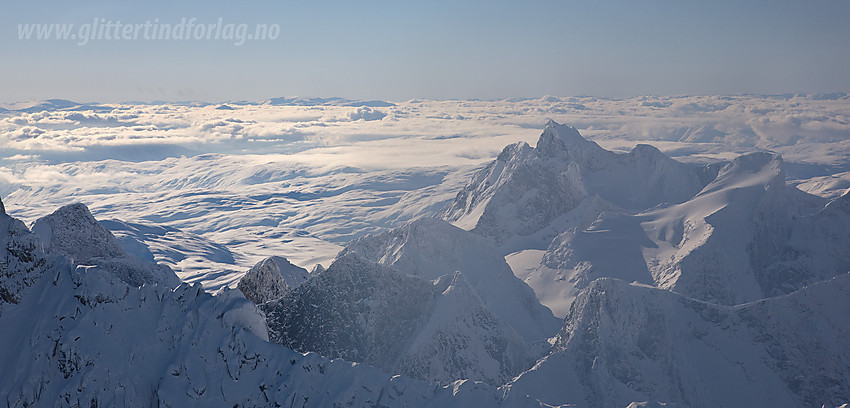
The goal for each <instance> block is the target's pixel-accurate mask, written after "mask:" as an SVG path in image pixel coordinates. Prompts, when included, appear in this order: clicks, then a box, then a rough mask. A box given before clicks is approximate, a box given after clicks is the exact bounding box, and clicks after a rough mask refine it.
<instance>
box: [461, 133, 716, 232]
mask: <svg viewBox="0 0 850 408" xmlns="http://www.w3.org/2000/svg"><path fill="white" fill-rule="evenodd" d="M710 175H711V169H710V168H699V167H694V166H689V165H685V164H682V163H679V162H676V161H675V160H672V159H670V158H668V157H667V156H665V155H664V154H662V153H661V152H660V151H659V150H658V149H656V148H654V147H652V146H649V145H638V146H637V147H635V148H634V149H633V150H632V151H631V152H630V153H628V154H616V153H613V152H609V151H607V150H604V149H602V148H601V147H599V145H597V144H596V143H594V142H592V141H588V140H586V139H584V138H582V137H581V135H580V134H579V133H578V131H577V130H576V129H575V128H572V127H569V126H565V125H560V124H558V123H555V122H553V121H550V122H549V123H548V124H547V125H546V128H545V129H544V130H543V134H541V135H540V139H539V140H538V141H537V146H536V148H531V147H530V146H528V145H527V144H525V143H523V142H520V143H517V144H514V145H510V146H508V147H506V148H505V149H504V150H503V151H502V153H501V154H499V156H498V158H497V159H496V160H495V161H493V162H491V163H490V164H489V165H488V166H487V167H485V168H484V169H482V170H481V171H479V172H478V173H476V174H475V176H474V177H473V179H472V180H471V181H470V182H469V184H467V186H466V187H465V188H464V189H463V190H461V191H460V192H459V193H458V195H457V197H456V198H455V201H454V202H453V203H452V205H451V206H450V207H449V208H448V209H447V210H446V211H445V213H444V217H445V219H447V220H449V221H451V222H453V223H454V224H455V225H457V226H459V227H461V228H464V229H467V230H471V231H473V232H475V233H477V234H479V235H483V236H487V237H491V238H493V239H494V240H495V241H496V242H497V243H498V244H500V245H501V244H506V243H510V242H511V239H513V240H518V239H521V237H529V236H532V235H534V234H535V233H538V232H539V231H541V230H543V229H545V228H546V227H547V226H549V225H550V224H551V223H553V222H556V220H558V218H559V217H563V216H565V215H566V214H568V213H570V212H571V211H572V210H575V209H577V208H579V206H580V205H581V204H582V203H583V202H584V201H586V200H589V199H591V198H593V197H596V196H598V197H599V198H601V201H603V202H604V203H605V205H598V204H597V205H586V206H585V207H586V208H583V209H582V214H584V215H583V216H582V214H574V215H572V216H570V218H573V219H578V220H587V219H590V220H591V221H592V220H593V219H595V217H596V215H598V214H599V212H597V211H599V210H604V209H605V208H621V209H624V210H641V209H644V208H648V207H652V206H654V205H657V204H660V203H678V202H682V201H685V200H687V199H689V198H691V197H692V196H693V195H694V194H696V193H697V192H699V190H700V189H701V188H702V187H703V186H704V185H705V184H706V183H707V182H708V179H709V177H710ZM584 226H586V225H583V223H581V222H574V223H572V225H570V224H567V225H562V226H559V227H558V228H560V229H561V231H556V232H555V234H557V233H560V232H562V231H563V229H564V228H568V227H572V228H576V227H584ZM553 236H554V235H552V234H549V235H546V236H544V237H537V239H534V240H533V241H537V242H533V243H532V245H534V244H537V245H540V242H542V244H543V245H544V246H545V245H546V244H547V243H548V241H549V240H551V239H552V237H553ZM540 240H542V241H540ZM526 245H528V244H526Z"/></svg>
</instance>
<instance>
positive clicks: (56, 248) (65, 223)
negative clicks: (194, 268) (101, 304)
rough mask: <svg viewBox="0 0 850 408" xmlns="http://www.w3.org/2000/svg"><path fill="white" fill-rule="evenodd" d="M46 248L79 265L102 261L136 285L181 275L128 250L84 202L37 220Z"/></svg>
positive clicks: (37, 231)
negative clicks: (140, 257) (138, 256)
mask: <svg viewBox="0 0 850 408" xmlns="http://www.w3.org/2000/svg"><path fill="white" fill-rule="evenodd" d="M32 232H33V233H35V234H36V235H38V237H39V239H40V240H41V242H42V243H43V246H44V251H45V252H46V253H49V254H54V255H59V256H65V257H67V258H68V259H69V260H70V261H71V262H72V263H74V264H76V265H99V266H101V267H103V268H105V269H107V270H109V271H111V272H112V273H114V274H115V275H116V276H118V277H119V278H120V279H121V280H123V281H124V282H127V283H128V284H130V285H133V286H140V285H143V284H145V283H161V284H164V285H166V286H168V287H174V286H177V285H178V284H179V283H180V279H179V278H177V275H175V274H174V271H172V270H171V268H168V267H167V266H163V265H158V264H156V263H154V262H151V261H148V260H142V259H139V258H137V257H136V256H134V255H131V254H129V253H127V251H125V250H124V248H123V247H122V245H121V243H120V242H119V241H118V240H117V239H116V238H115V236H114V235H112V233H111V232H109V230H107V229H106V227H104V226H103V225H101V224H100V223H99V222H98V221H97V220H96V219H95V218H94V216H93V215H92V214H91V212H90V211H89V209H88V207H86V206H85V205H84V204H82V203H75V204H69V205H66V206H64V207H61V208H59V209H58V210H56V211H54V212H53V213H51V214H50V215H47V216H44V217H42V218H39V219H38V220H36V221H35V223H33V226H32Z"/></svg>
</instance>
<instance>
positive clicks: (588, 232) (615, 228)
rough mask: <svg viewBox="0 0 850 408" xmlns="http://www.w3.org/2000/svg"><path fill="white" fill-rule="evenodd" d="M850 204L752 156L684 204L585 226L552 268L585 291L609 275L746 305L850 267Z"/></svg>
mask: <svg viewBox="0 0 850 408" xmlns="http://www.w3.org/2000/svg"><path fill="white" fill-rule="evenodd" d="M846 200H847V198H846V197H840V198H838V199H835V200H833V201H832V202H831V203H830V204H829V205H826V206H824V204H825V202H826V200H823V199H820V198H817V197H814V196H811V195H808V194H805V193H803V192H801V191H799V190H797V189H796V188H794V187H793V186H789V185H786V183H785V173H784V169H783V161H782V159H781V157H779V156H778V155H771V154H767V153H752V154H748V155H744V156H741V157H739V158H737V159H735V160H733V161H732V162H730V163H729V164H727V165H726V166H725V167H723V168H722V169H721V170H720V172H719V173H718V176H717V178H716V179H715V180H714V181H712V182H711V183H709V184H708V185H707V186H706V187H705V188H704V189H703V190H702V191H701V192H699V194H697V195H696V196H694V197H693V198H692V199H690V200H688V201H686V202H684V203H681V204H676V205H671V206H668V207H663V208H658V209H652V210H648V211H645V212H643V213H640V214H636V215H629V214H607V213H606V214H603V215H602V216H601V217H600V218H599V219H598V220H597V221H596V222H594V224H593V225H591V226H590V227H589V228H587V229H585V230H581V231H568V232H565V233H564V234H562V235H560V236H559V237H557V238H556V239H555V240H553V242H552V244H551V245H550V247H549V249H548V250H547V252H546V253H545V254H544V255H543V257H542V265H543V267H545V268H547V269H545V271H549V274H550V276H553V275H560V276H562V277H563V280H560V281H558V282H559V284H564V285H572V286H573V287H574V288H576V289H581V288H582V287H584V286H585V285H587V284H588V283H589V282H591V281H593V280H595V279H596V278H598V277H605V276H607V277H615V278H618V279H623V280H625V281H627V282H633V281H635V282H640V283H644V284H648V285H653V286H656V287H659V288H663V289H669V290H672V291H675V292H679V293H682V294H684V295H687V296H690V297H694V298H697V299H702V300H706V301H711V302H716V303H721V304H740V303H744V302H748V301H753V300H758V299H762V298H765V297H771V296H777V295H781V294H785V293H790V292H792V291H794V290H797V289H799V288H801V287H803V286H805V285H807V284H810V283H814V282H819V281H822V280H825V279H829V278H831V277H833V276H835V275H837V274H840V273H844V272H846V271H847V270H850V257H849V255H848V254H847V251H846V249H845V248H846V246H847V245H848V244H850V235H848V233H847V232H846V231H848V230H850V220H848V218H847V215H848V213H847V212H846V211H844V210H843V209H842V208H843V203H845V202H846ZM612 253H613V254H617V256H615V257H612V256H611V254H612ZM553 280H554V279H553ZM573 292H574V291H573Z"/></svg>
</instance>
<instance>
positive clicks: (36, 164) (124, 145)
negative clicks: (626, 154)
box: [0, 93, 850, 290]
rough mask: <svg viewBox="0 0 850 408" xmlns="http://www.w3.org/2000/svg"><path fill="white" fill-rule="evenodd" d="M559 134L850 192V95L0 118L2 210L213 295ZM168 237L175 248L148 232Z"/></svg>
mask: <svg viewBox="0 0 850 408" xmlns="http://www.w3.org/2000/svg"><path fill="white" fill-rule="evenodd" d="M549 119H553V120H555V121H557V122H560V123H566V124H569V125H572V126H574V127H576V128H577V129H578V130H579V131H580V132H581V133H582V135H584V136H585V137H587V138H589V139H592V140H594V141H596V142H597V143H599V144H600V145H602V146H603V147H605V148H607V149H611V150H615V151H628V150H630V149H631V148H632V147H634V145H636V144H637V143H651V144H653V145H655V146H657V147H658V148H659V149H661V150H662V151H664V152H665V153H667V154H668V155H670V156H672V157H674V158H676V159H678V160H681V161H687V162H694V163H705V162H712V161H719V160H728V159H731V158H733V157H735V156H736V155H738V154H741V153H744V152H749V151H753V150H770V151H775V152H778V153H781V154H782V155H783V157H784V158H785V160H786V170H787V173H788V177H789V181H790V182H792V183H794V184H796V185H798V186H799V187H800V188H802V189H804V190H806V191H809V192H812V193H815V194H820V195H824V196H830V197H832V196H836V195H839V194H842V193H843V192H844V190H846V189H847V188H848V187H850V97H848V95H846V94H842V93H838V94H829V95H773V96H675V97H657V96H644V97H636V98H630V99H606V98H595V97H564V98H562V97H552V96H546V97H543V98H539V99H509V100H496V101H474V100H449V101H432V100H410V101H406V102H384V101H355V100H348V99H342V98H311V99H306V98H275V99H271V100H268V101H264V102H257V103H247V102H232V103H224V104H203V103H171V104H165V103H161V104H138V103H127V104H79V103H75V102H71V101H63V100H50V101H45V102H40V103H36V104H17V105H6V106H5V107H2V108H0V196H2V199H3V202H4V203H5V204H6V209H7V211H8V212H10V213H11V214H12V215H13V216H15V217H18V218H21V219H23V220H25V221H27V222H31V221H33V220H35V219H36V218H38V217H40V216H43V215H46V214H48V213H50V212H51V211H53V210H55V209H56V208H57V207H59V206H61V205H64V204H69V203H72V202H83V203H85V204H86V205H88V206H89V207H90V208H91V210H92V212H93V213H94V215H95V216H96V217H97V218H98V219H101V220H104V219H119V220H122V221H127V222H131V223H135V225H138V226H139V228H140V229H137V230H136V231H134V232H132V233H131V232H127V231H126V230H125V231H123V232H120V231H116V234H117V235H119V236H120V237H123V238H124V239H135V240H138V241H141V242H143V243H145V244H146V245H148V246H149V247H150V248H151V251H152V252H153V254H154V256H155V257H156V258H157V260H159V261H160V262H164V263H167V264H169V265H170V266H171V267H173V268H174V269H175V270H176V271H177V272H178V274H179V275H180V276H181V277H182V278H184V279H186V280H189V281H198V282H202V283H204V284H205V285H206V286H207V287H208V288H210V289H212V290H214V289H216V288H219V287H221V286H224V285H231V284H232V283H233V282H234V279H236V278H238V276H239V274H240V273H242V272H244V270H246V269H247V268H248V267H250V266H251V265H252V264H253V263H254V262H257V261H258V260H260V259H262V258H263V257H265V256H269V255H282V256H286V257H288V258H290V259H292V260H293V262H295V263H296V264H299V265H301V266H304V267H307V268H310V267H312V266H313V265H315V264H317V263H323V264H325V266H327V263H328V262H329V261H330V260H331V259H332V258H333V256H334V255H335V254H336V252H337V251H338V250H339V249H340V248H341V245H344V244H345V243H347V242H348V241H349V240H350V239H352V238H354V237H357V236H359V235H362V234H364V233H367V232H371V231H375V230H377V229H380V228H384V227H388V226H392V225H397V224H398V223H400V222H403V221H406V220H409V219H411V218H415V217H418V216H423V215H432V214H434V213H436V212H437V211H439V209H440V208H442V206H444V205H445V204H446V203H447V202H448V201H449V200H451V199H452V198H453V197H454V195H455V194H456V192H457V190H458V189H459V188H461V187H462V186H463V185H464V184H465V183H466V181H467V179H468V178H469V176H470V174H471V173H472V172H473V171H475V169H477V168H479V167H480V166H481V165H483V164H484V163H486V162H488V161H490V160H492V159H493V158H495V157H496V155H498V153H499V152H500V151H501V150H502V148H503V147H504V146H506V145H508V144H512V143H516V142H521V141H522V142H527V143H529V144H532V145H533V144H534V143H535V141H536V140H537V138H538V136H539V135H540V132H541V130H542V128H543V126H544V125H545V123H546V121H547V120H549ZM157 225H160V226H166V227H168V228H169V230H168V231H166V232H164V231H162V230H156V229H144V228H141V227H143V226H157ZM122 234H123V235H122ZM133 234H135V235H133ZM222 250H223V251H227V252H228V253H229V254H230V255H229V256H228V255H222V252H221V251H222ZM211 254H214V255H211Z"/></svg>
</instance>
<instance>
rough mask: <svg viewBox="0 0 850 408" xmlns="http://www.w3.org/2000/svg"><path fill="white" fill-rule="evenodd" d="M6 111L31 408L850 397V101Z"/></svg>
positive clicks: (334, 101)
mask: <svg viewBox="0 0 850 408" xmlns="http://www.w3.org/2000/svg"><path fill="white" fill-rule="evenodd" d="M7 108H8V109H2V110H0V196H2V202H0V268H2V271H0V329H2V330H0V361H2V363H3V364H2V366H3V368H4V370H3V373H2V374H0V403H2V402H5V403H6V405H7V406H10V407H26V406H69V407H80V406H87V407H88V406H171V407H182V406H240V407H248V406H285V407H309V406H318V407H324V406H352V407H361V406H374V407H419V406H434V407H454V406H458V407H461V406H463V407H466V406H504V407H539V406H577V407H588V408H591V407H593V408H596V407H693V408H701V407H753V406H771V407H773V406H776V407H818V408H820V407H830V408H831V407H839V406H846V404H847V403H848V402H850V192H848V191H847V189H848V188H850V176H848V174H850V97H848V96H847V95H845V94H829V95H771V96H728V97H727V96H693V97H691V96H680V97H638V98H632V99H603V98H591V97H577V98H557V97H551V96H547V97H544V98H541V99H521V100H520V99H517V100H499V101H420V100H412V101H407V102H396V103H391V102H384V101H354V100H348V99H342V98H273V99H270V100H268V101H265V102H261V103H247V102H229V103H227V104H217V105H209V104H200V103H192V104H160V105H144V104H117V105H103V104H80V103H75V102H71V101H64V100H49V101H44V102H41V103H38V104H34V105H31V106H14V107H12V106H8V107H7ZM561 123H569V124H570V125H565V124H561ZM842 404H845V405H842Z"/></svg>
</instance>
